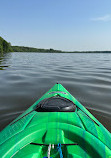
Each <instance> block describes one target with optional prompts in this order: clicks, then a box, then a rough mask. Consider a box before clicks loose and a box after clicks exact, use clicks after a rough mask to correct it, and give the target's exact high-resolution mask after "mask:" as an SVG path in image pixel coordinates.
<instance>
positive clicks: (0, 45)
mask: <svg viewBox="0 0 111 158" xmlns="http://www.w3.org/2000/svg"><path fill="white" fill-rule="evenodd" d="M7 52H41V53H42V52H43V53H45V52H46V53H111V51H71V52H70V51H61V50H54V49H52V48H50V49H42V48H33V47H24V46H11V43H9V42H7V41H6V40H4V39H3V38H2V37H0V53H2V54H3V53H7Z"/></svg>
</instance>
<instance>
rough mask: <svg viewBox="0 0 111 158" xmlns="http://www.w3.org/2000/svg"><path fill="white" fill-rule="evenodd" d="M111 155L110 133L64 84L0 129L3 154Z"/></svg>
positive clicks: (41, 157)
mask: <svg viewBox="0 0 111 158" xmlns="http://www.w3.org/2000/svg"><path fill="white" fill-rule="evenodd" d="M10 157H13V158H47V157H48V158H50V157H51V158H111V133H110V132H109V131H108V130H107V129H106V128H105V127H104V126H103V125H102V124H101V123H100V122H99V121H98V120H97V119H96V118H95V117H94V116H93V115H92V114H91V113H90V112H89V111H88V110H87V109H86V108H85V107H84V106H83V105H81V104H80V103H79V102H78V101H77V100H76V99H75V98H74V97H73V96H72V95H71V94H70V93H69V92H68V91H67V90H66V89H65V88H64V87H63V86H62V85H61V84H58V83H57V84H55V85H54V86H53V87H52V88H51V89H50V90H49V91H48V92H47V93H46V94H44V95H43V96H42V97H41V98H40V99H39V100H38V101H36V102H35V103H34V104H33V105H32V106H31V107H30V108H29V109H27V110H26V111H25V112H24V113H23V114H21V115H20V116H19V117H18V118H17V119H15V120H14V121H13V122H11V123H10V124H9V125H8V126H7V127H6V128H5V129H4V130H2V131H1V132H0V158H10Z"/></svg>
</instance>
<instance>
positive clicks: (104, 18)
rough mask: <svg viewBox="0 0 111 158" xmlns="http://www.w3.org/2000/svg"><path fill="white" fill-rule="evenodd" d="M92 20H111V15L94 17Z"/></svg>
mask: <svg viewBox="0 0 111 158" xmlns="http://www.w3.org/2000/svg"><path fill="white" fill-rule="evenodd" d="M91 20H92V21H103V22H107V21H111V15H110V14H107V15H104V16H100V17H96V18H92V19H91Z"/></svg>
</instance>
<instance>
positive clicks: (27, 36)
mask: <svg viewBox="0 0 111 158" xmlns="http://www.w3.org/2000/svg"><path fill="white" fill-rule="evenodd" d="M0 36H2V37H3V38H5V39H6V40H7V41H9V42H11V44H12V45H20V46H30V47H37V48H53V49H60V50H66V51H67V50H69V51H82V50H83V51H85V50H86V51H87V50H111V0H106V1H105V0H2V1H0Z"/></svg>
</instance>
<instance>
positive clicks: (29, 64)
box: [0, 53, 111, 132]
mask: <svg viewBox="0 0 111 158" xmlns="http://www.w3.org/2000/svg"><path fill="white" fill-rule="evenodd" d="M57 82H59V83H61V84H62V85H63V86H64V87H65V88H66V89H67V90H68V91H69V92H70V93H71V94H72V95H73V96H75V98H76V99H77V100H78V101H79V102H81V103H82V104H83V105H84V106H85V107H86V108H87V109H88V110H89V111H90V112H91V113H92V114H93V115H94V116H95V117H96V118H97V119H98V120H99V121H100V122H101V123H102V124H103V125H104V126H105V127H106V128H107V129H108V130H109V131H110V132H111V54H102V53H101V54H87V53H84V54H82V53H78V54H70V53H69V54H68V53H66V54H62V53H60V54H59V53H54V54H53V53H8V54H4V55H3V56H1V57H0V130H2V129H3V128H4V127H5V126H6V125H7V124H9V123H10V122H11V121H12V120H13V119H15V118H16V117H17V116H18V115H20V114H21V113H22V112H24V110H26V109H27V108H28V107H29V106H30V105H32V104H33V103H34V102H35V101H36V100H37V99H38V98H40V97H41V96H42V95H43V94H44V93H45V92H46V91H48V90H49V89H50V88H51V87H52V86H53V85H54V84H55V83H57Z"/></svg>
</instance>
